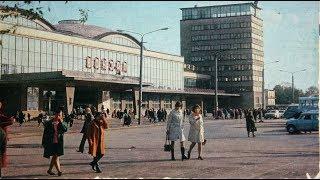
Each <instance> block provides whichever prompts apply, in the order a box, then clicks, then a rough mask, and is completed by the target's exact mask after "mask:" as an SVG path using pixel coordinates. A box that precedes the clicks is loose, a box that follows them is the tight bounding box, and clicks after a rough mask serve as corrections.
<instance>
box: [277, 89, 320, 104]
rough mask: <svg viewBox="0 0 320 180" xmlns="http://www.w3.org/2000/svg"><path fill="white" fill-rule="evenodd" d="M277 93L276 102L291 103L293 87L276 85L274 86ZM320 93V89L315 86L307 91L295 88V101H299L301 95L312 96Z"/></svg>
mask: <svg viewBox="0 0 320 180" xmlns="http://www.w3.org/2000/svg"><path fill="white" fill-rule="evenodd" d="M274 90H275V95H276V104H290V103H291V102H292V88H291V87H288V86H281V85H276V86H275V87H274ZM317 94H319V90H318V88H317V87H315V86H311V87H309V88H308V89H307V90H306V92H303V91H302V90H301V89H296V88H294V103H298V102H299V97H301V96H311V95H317Z"/></svg>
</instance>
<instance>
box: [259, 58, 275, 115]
mask: <svg viewBox="0 0 320 180" xmlns="http://www.w3.org/2000/svg"><path fill="white" fill-rule="evenodd" d="M277 62H279V61H273V62H269V63H266V64H263V67H262V108H263V109H265V108H266V103H265V102H266V97H265V94H264V83H265V81H264V70H265V68H264V66H265V65H268V64H273V63H277Z"/></svg>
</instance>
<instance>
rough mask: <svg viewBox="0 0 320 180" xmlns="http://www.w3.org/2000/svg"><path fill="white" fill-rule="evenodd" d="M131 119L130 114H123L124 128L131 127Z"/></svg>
mask: <svg viewBox="0 0 320 180" xmlns="http://www.w3.org/2000/svg"><path fill="white" fill-rule="evenodd" d="M131 122H132V120H131V117H130V115H129V114H128V113H124V114H123V125H122V126H125V125H126V126H130V125H131Z"/></svg>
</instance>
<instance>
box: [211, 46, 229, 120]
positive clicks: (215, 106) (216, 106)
mask: <svg viewBox="0 0 320 180" xmlns="http://www.w3.org/2000/svg"><path fill="white" fill-rule="evenodd" d="M225 51H227V50H222V51H218V52H215V53H213V55H214V57H215V81H214V84H215V88H214V89H215V93H214V99H215V105H214V112H215V118H218V115H217V112H218V107H219V102H218V55H221V53H223V52H225Z"/></svg>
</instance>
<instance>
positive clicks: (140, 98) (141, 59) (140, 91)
mask: <svg viewBox="0 0 320 180" xmlns="http://www.w3.org/2000/svg"><path fill="white" fill-rule="evenodd" d="M168 29H169V28H167V27H166V28H161V29H157V30H154V31H150V32H147V33H144V34H141V33H137V32H133V31H128V30H117V31H118V32H121V33H122V32H129V33H133V34H138V35H139V36H140V37H141V41H140V78H139V86H140V88H139V102H138V105H139V113H138V124H139V125H140V123H141V109H142V67H143V66H142V63H143V43H144V42H143V37H144V36H145V35H147V34H150V33H153V32H157V31H164V30H168Z"/></svg>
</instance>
